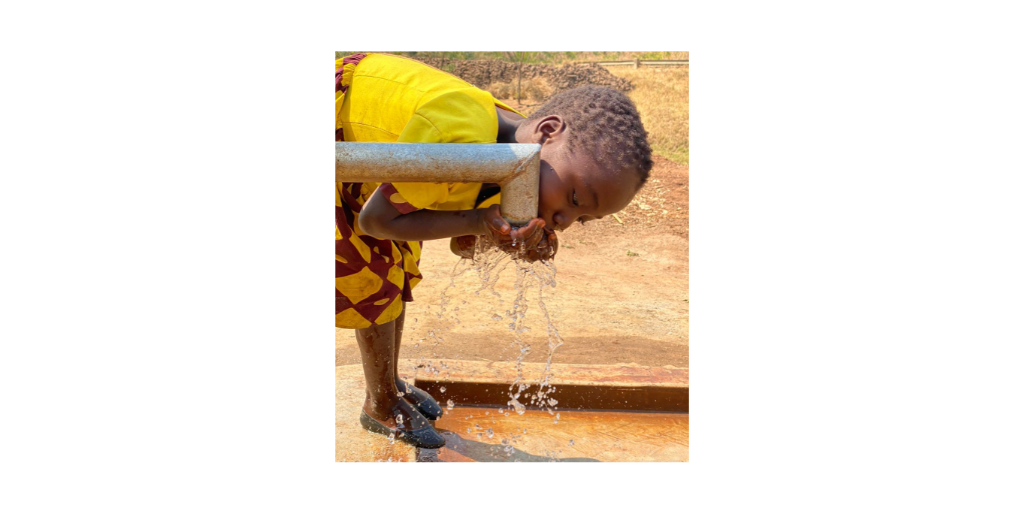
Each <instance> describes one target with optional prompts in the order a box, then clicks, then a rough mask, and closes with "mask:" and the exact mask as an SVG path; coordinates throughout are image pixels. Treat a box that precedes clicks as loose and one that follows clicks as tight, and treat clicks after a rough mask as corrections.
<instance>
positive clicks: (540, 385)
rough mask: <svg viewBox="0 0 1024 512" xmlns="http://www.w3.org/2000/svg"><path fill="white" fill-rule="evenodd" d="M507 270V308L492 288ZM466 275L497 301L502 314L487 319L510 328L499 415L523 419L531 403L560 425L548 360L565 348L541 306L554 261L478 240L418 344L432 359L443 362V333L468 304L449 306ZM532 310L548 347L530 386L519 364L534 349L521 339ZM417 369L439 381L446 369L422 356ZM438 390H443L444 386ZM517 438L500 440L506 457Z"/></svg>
mask: <svg viewBox="0 0 1024 512" xmlns="http://www.w3.org/2000/svg"><path fill="white" fill-rule="evenodd" d="M508 269H511V270H512V271H513V279H514V282H513V289H514V290H515V297H513V298H512V301H511V304H510V305H509V306H508V307H506V306H505V302H506V301H505V298H504V297H502V296H501V294H500V293H498V291H497V290H496V289H495V287H496V285H497V284H498V282H499V280H500V279H501V278H502V277H503V276H504V275H505V274H507V272H506V270H508ZM469 271H473V272H474V273H475V274H476V275H477V277H478V279H479V286H478V287H477V286H475V285H474V287H476V289H475V290H474V291H473V293H474V294H476V295H480V293H482V292H483V293H485V294H488V295H491V296H492V297H493V298H494V301H495V302H496V305H495V306H496V308H498V309H499V310H500V309H504V314H501V313H498V312H494V313H493V314H491V315H490V319H491V320H493V321H504V322H508V330H509V332H510V340H509V345H510V347H511V349H512V354H513V357H514V359H515V365H516V366H515V368H516V377H515V379H514V380H513V382H512V384H511V385H510V386H509V392H508V398H509V399H508V402H507V405H508V408H509V410H508V411H505V410H503V409H499V410H498V412H499V414H504V415H505V416H508V414H509V412H510V411H515V412H516V413H517V414H520V415H522V414H523V413H525V412H526V406H527V405H530V406H535V407H538V408H541V409H543V410H545V411H547V413H548V414H550V415H551V416H553V417H554V418H552V419H553V421H554V422H555V423H558V419H559V418H558V416H559V415H558V413H557V412H556V410H557V409H558V406H557V404H558V400H556V399H555V398H553V397H552V396H551V394H552V392H554V391H555V388H554V387H552V386H551V385H550V379H551V363H552V358H553V357H554V354H555V351H556V350H557V349H558V347H560V346H561V345H562V344H563V340H562V337H561V335H560V334H559V333H558V328H557V327H555V325H554V323H553V322H552V320H551V315H550V313H549V312H548V309H547V306H546V305H545V303H544V293H545V291H546V290H548V289H549V288H554V287H555V285H556V279H555V277H556V273H557V270H556V268H555V264H554V262H553V261H541V262H534V263H528V262H526V261H525V260H523V259H521V258H513V257H512V256H510V255H509V254H508V253H505V252H502V251H500V250H497V249H495V248H494V246H493V245H491V243H490V242H489V241H487V240H486V239H484V238H483V237H481V238H480V240H479V241H478V242H477V246H476V248H475V252H474V257H473V258H472V259H468V258H466V259H461V260H460V261H459V262H458V263H457V264H456V265H455V267H454V268H453V269H452V273H451V276H450V279H449V282H448V285H447V286H446V287H445V289H444V291H442V293H441V301H440V305H439V310H438V312H437V318H438V319H439V320H440V326H439V327H437V328H434V329H431V330H429V331H428V333H427V337H426V338H425V339H424V340H420V341H421V342H422V341H428V342H430V343H431V346H430V353H431V356H432V358H442V351H443V345H442V344H443V342H444V335H445V333H447V332H448V331H450V330H451V329H452V328H453V327H455V326H456V325H459V324H460V323H461V322H460V320H459V319H458V312H459V309H460V307H461V306H462V305H465V304H466V301H465V300H463V301H462V302H461V303H460V304H459V305H454V306H453V298H454V297H453V295H456V294H451V292H453V290H454V289H455V288H456V286H457V284H456V280H457V279H459V278H460V277H462V276H463V275H465V274H466V273H467V272H469ZM534 292H535V293H536V296H535V297H536V305H537V308H536V310H533V309H532V308H531V300H530V299H532V298H533V293H534ZM531 311H533V312H534V314H531V315H530V319H532V320H535V319H536V318H537V317H538V315H537V314H536V312H538V311H539V317H540V318H541V319H542V321H543V323H544V324H545V328H546V334H547V343H546V346H545V347H544V349H546V351H547V362H546V364H545V365H544V371H543V373H542V374H541V376H540V378H539V379H537V381H535V382H529V381H528V380H527V379H526V378H525V377H524V375H523V360H524V358H525V357H526V356H527V355H528V354H529V353H530V352H531V351H532V350H533V348H534V347H532V346H531V344H530V343H529V342H528V341H527V340H526V339H525V338H524V335H525V334H527V333H529V332H530V327H529V326H528V325H527V324H528V322H527V313H528V312H531ZM417 367H418V368H419V369H418V370H417V371H420V370H422V371H425V372H427V373H430V374H433V375H436V376H439V377H440V378H442V379H443V378H444V375H443V374H442V372H443V371H444V370H447V368H446V365H445V364H444V362H443V361H442V362H441V363H439V364H435V363H434V361H432V360H426V359H425V358H424V357H422V356H421V357H420V361H419V364H418V365H417ZM533 386H536V388H535V390H533V391H532V392H530V393H526V391H527V390H530V389H531V388H532V387H533ZM441 389H442V390H443V389H444V388H441ZM447 406H448V407H447V409H448V410H451V409H452V408H453V407H454V406H455V404H454V403H453V402H452V401H451V400H448V403H447ZM493 421H494V420H492V422H493ZM467 433H468V432H467ZM485 434H486V435H487V437H488V438H490V437H491V436H493V435H494V434H493V431H491V430H490V429H488V430H487V431H486V432H485ZM524 434H525V432H524ZM518 437H520V436H518V435H517V436H513V437H512V438H508V439H502V445H503V448H504V450H505V451H506V453H512V452H514V448H512V444H514V443H516V440H517V439H516V438H518Z"/></svg>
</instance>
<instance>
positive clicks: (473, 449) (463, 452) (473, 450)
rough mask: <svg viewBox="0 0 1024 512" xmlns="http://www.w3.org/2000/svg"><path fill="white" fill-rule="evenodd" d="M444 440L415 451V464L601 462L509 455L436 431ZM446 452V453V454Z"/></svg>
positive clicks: (494, 447)
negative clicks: (440, 444) (441, 446)
mask: <svg viewBox="0 0 1024 512" xmlns="http://www.w3.org/2000/svg"><path fill="white" fill-rule="evenodd" d="M437 431H438V433H440V434H441V436H443V437H444V439H445V445H444V447H443V448H440V449H436V450H432V449H427V448H417V449H416V462H459V461H462V462H601V461H599V460H597V459H591V458H587V457H565V458H559V457H553V456H550V455H534V454H532V453H528V452H525V451H523V450H520V449H519V448H516V447H515V446H514V445H513V446H512V448H513V449H512V450H510V452H511V453H509V452H506V451H505V450H506V446H504V445H500V444H497V445H495V444H488V443H481V442H480V441H473V440H471V439H465V438H463V437H462V436H460V435H459V434H456V433H455V432H452V431H451V430H444V429H437ZM446 452H448V453H446Z"/></svg>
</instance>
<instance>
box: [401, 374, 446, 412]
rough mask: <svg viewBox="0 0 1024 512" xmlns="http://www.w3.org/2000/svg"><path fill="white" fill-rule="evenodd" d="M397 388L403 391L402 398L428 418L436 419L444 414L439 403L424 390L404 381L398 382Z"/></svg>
mask: <svg viewBox="0 0 1024 512" xmlns="http://www.w3.org/2000/svg"><path fill="white" fill-rule="evenodd" d="M398 390H399V391H401V392H402V393H405V395H404V396H403V397H402V398H404V399H405V401H406V402H409V403H410V404H412V405H413V407H415V408H416V409H418V410H419V411H420V413H421V414H423V416H424V417H426V418H427V419H428V420H431V421H436V420H438V419H440V418H441V416H444V409H442V408H441V404H439V403H437V400H434V397H432V396H430V394H429V393H427V392H426V391H423V390H422V389H420V388H418V387H416V386H413V385H412V384H409V383H408V382H405V381H400V382H399V384H398Z"/></svg>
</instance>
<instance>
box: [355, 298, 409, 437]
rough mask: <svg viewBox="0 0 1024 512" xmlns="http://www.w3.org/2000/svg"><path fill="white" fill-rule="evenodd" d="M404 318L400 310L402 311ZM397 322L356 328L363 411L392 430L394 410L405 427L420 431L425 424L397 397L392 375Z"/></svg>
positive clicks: (395, 353) (407, 404)
mask: <svg viewBox="0 0 1024 512" xmlns="http://www.w3.org/2000/svg"><path fill="white" fill-rule="evenodd" d="M403 315H404V311H403ZM398 323H399V322H398V321H397V320H396V321H392V322H388V323H386V324H384V325H374V326H371V327H367V328H365V329H356V341H358V343H359V352H360V355H361V356H362V359H363V375H364V377H366V401H365V402H364V403H363V410H364V411H366V413H367V414H369V415H370V416H372V417H373V418H374V419H376V420H377V421H380V422H382V423H384V424H385V425H387V426H389V427H391V428H395V426H396V425H397V423H396V422H395V414H394V411H395V410H398V411H399V412H401V413H402V415H403V416H404V417H405V418H406V419H405V421H404V422H403V423H404V426H405V427H406V428H413V429H415V428H420V427H421V426H422V423H424V422H425V420H423V419H422V418H423V417H422V416H421V415H420V414H419V413H418V412H414V411H413V409H412V406H411V405H409V403H408V402H406V401H405V400H402V399H401V398H400V397H399V396H398V388H397V386H396V384H395V383H396V380H397V379H396V376H395V360H396V356H397V352H396V350H395V339H396V335H397V334H398V333H397V332H396V327H397V326H398Z"/></svg>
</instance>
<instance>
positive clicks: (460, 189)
mask: <svg viewBox="0 0 1024 512" xmlns="http://www.w3.org/2000/svg"><path fill="white" fill-rule="evenodd" d="M335 115H336V124H335V140H337V141H348V142H418V143H422V142H427V143H445V142H459V143H466V142H478V143H537V144H540V145H541V151H540V159H541V163H540V201H539V207H538V212H537V218H535V219H533V220H531V221H530V222H529V223H528V224H526V225H525V226H521V227H513V226H510V225H509V224H508V223H507V222H505V220H504V219H503V218H502V216H501V213H500V211H499V209H498V203H499V197H498V195H495V192H496V191H497V187H496V186H495V185H494V184H480V183H447V184H437V183H337V184H336V189H335V194H334V204H335V224H336V230H335V235H334V237H335V279H334V282H335V303H336V304H335V320H334V322H335V326H337V327H341V328H349V329H355V330H356V340H357V341H358V343H359V350H360V353H361V355H362V360H363V371H364V375H365V377H366V400H365V402H364V403H363V411H362V414H361V416H360V422H361V423H362V425H363V427H364V428H365V429H367V430H369V431H371V432H376V433H380V434H383V435H390V434H394V435H395V437H396V438H397V439H400V440H403V441H405V442H407V443H409V444H412V445H415V446H418V447H422V448H438V447H440V446H443V445H444V438H443V437H441V435H440V434H438V433H437V431H436V430H434V428H433V427H432V426H431V425H430V423H429V422H428V421H427V420H435V419H437V418H439V417H441V415H442V414H443V410H442V409H441V406H440V405H439V404H438V403H437V401H436V400H434V398H433V397H431V396H430V395H429V394H427V393H426V392H424V391H422V390H420V389H418V388H416V387H414V386H411V385H409V384H408V383H405V382H403V381H401V380H400V379H399V378H398V373H397V364H398V353H399V347H400V346H401V342H402V328H403V325H404V322H405V303H406V302H410V301H412V289H413V288H414V287H415V286H416V284H417V283H418V282H419V281H420V280H421V279H422V277H423V276H422V275H421V274H420V271H419V268H418V265H419V259H420V243H421V241H423V240H438V239H444V238H451V239H452V240H451V248H452V251H453V252H455V253H456V254H459V255H462V256H471V251H472V247H473V246H474V242H475V241H476V238H477V237H481V236H483V237H486V238H487V239H489V240H490V242H492V244H493V245H495V246H496V247H498V248H499V249H500V250H504V251H506V252H509V253H511V254H513V256H514V257H519V258H526V259H528V260H530V261H534V260H540V259H548V258H552V257H554V255H555V253H556V252H557V250H558V242H557V237H556V236H555V231H556V230H563V229H565V228H567V227H569V226H570V225H572V224H573V223H575V222H577V221H579V222H581V223H582V222H585V221H587V220H589V219H594V218H597V219H599V218H601V217H602V216H604V215H608V214H611V213H615V212H618V211H619V210H621V209H622V208H624V207H625V206H626V205H627V204H629V202H630V200H632V198H633V196H634V195H635V194H636V192H637V191H638V190H639V189H640V187H641V186H642V185H643V184H644V182H645V181H646V180H647V176H648V173H649V171H650V169H651V165H652V162H651V150H650V146H649V145H648V143H647V134H646V131H644V128H643V125H642V124H641V123H640V116H639V114H638V113H637V110H636V107H635V106H634V105H633V103H632V102H631V101H630V100H629V98H627V97H626V96H625V95H624V94H622V93H620V92H618V91H615V90H613V89H608V88H602V87H591V86H586V87H580V88H577V89H572V90H570V91H566V92H563V93H561V94H558V95H556V96H554V97H552V98H551V99H550V100H549V101H548V102H547V103H546V104H544V105H543V106H542V107H541V108H540V109H539V110H537V111H536V112H535V113H534V114H533V115H531V116H530V117H529V118H525V116H523V115H522V114H520V113H519V112H516V111H515V110H513V109H512V108H510V107H509V106H507V105H505V104H504V103H502V102H500V101H498V100H496V99H494V97H492V96H491V95H490V93H488V92H486V91H483V90H481V89H478V88H476V87H474V86H472V85H470V84H469V83H467V82H465V81H463V80H461V79H459V78H456V77H454V76H452V75H449V74H447V73H444V72H442V71H439V70H436V69H434V68H432V67H430V66H427V65H425V64H423V63H420V62H418V61H414V60H411V59H406V58H403V57H398V56H394V55H388V54H376V53H370V54H356V55H351V56H348V57H345V58H344V59H338V60H337V61H336V62H335Z"/></svg>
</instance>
